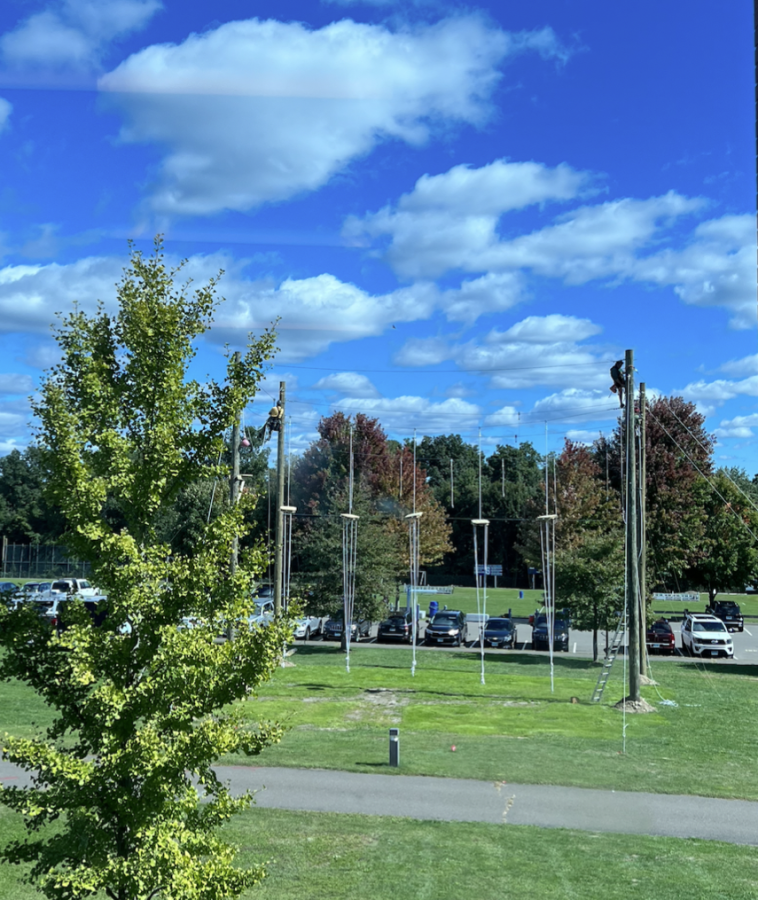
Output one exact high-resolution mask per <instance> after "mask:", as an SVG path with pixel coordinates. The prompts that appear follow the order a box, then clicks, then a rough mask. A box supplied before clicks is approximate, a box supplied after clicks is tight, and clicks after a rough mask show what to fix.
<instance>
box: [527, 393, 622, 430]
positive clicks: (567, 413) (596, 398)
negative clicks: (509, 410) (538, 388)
mask: <svg viewBox="0 0 758 900" xmlns="http://www.w3.org/2000/svg"><path fill="white" fill-rule="evenodd" d="M619 413H620V410H619V407H618V403H617V402H616V398H615V397H614V396H613V395H612V394H610V393H608V392H607V391H586V390H582V389H580V388H568V389H567V390H565V391H559V392H558V393H556V394H550V395H549V396H547V397H543V398H542V399H541V400H538V401H537V402H536V403H535V404H534V406H533V407H532V409H531V410H530V411H529V412H528V413H526V414H525V415H524V419H525V420H526V421H527V422H550V421H553V420H556V419H560V420H563V421H566V420H570V421H576V420H577V419H591V420H593V421H594V420H597V419H617V418H618V416H619Z"/></svg>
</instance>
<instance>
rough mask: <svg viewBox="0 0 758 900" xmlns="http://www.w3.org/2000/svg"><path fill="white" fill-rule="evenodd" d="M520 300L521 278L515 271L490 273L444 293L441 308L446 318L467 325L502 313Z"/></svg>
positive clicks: (521, 292) (521, 290) (522, 291)
mask: <svg viewBox="0 0 758 900" xmlns="http://www.w3.org/2000/svg"><path fill="white" fill-rule="evenodd" d="M523 299H524V289H523V279H522V278H521V276H520V275H519V274H518V273H517V272H490V273H489V274H487V275H482V277H481V278H474V279H471V280H469V281H464V282H462V283H461V286H460V287H459V288H453V289H450V290H447V291H444V292H443V294H442V298H441V305H442V306H443V307H444V310H445V315H446V316H447V318H448V319H452V320H453V321H456V322H465V323H466V324H469V325H470V324H472V323H473V322H474V321H476V319H478V318H479V316H482V315H487V314H489V313H495V312H504V311H505V310H506V309H510V308H511V307H512V306H515V305H516V304H517V303H520V302H521V301H522V300H523Z"/></svg>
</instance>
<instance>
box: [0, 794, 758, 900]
mask: <svg viewBox="0 0 758 900" xmlns="http://www.w3.org/2000/svg"><path fill="white" fill-rule="evenodd" d="M225 831H226V836H227V838H228V839H230V840H231V841H233V842H234V843H235V844H236V845H237V846H238V847H239V848H240V853H239V856H238V860H237V862H238V865H240V866H245V865H253V864H256V863H260V862H266V863H267V870H268V877H267V878H266V879H265V880H264V882H263V883H262V885H260V886H258V887H256V888H253V889H252V890H250V891H249V892H247V893H246V894H245V895H244V896H245V898H246V900H254V898H261V900H268V898H271V900H274V898H276V900H355V898H357V897H360V898H361V900H386V898H388V897H392V898H393V900H425V898H429V900H437V898H440V897H444V898H445V900H459V898H460V900H468V898H469V897H470V894H471V891H472V890H473V891H475V892H476V893H478V894H479V895H480V896H481V897H485V898H506V900H507V898H514V900H516V898H518V900H531V898H534V900H537V898H540V900H542V898H547V900H551V898H555V900H558V898H560V900H566V898H581V900H616V898H618V900H622V898H624V900H627V898H628V897H629V896H630V895H632V896H635V897H644V898H653V897H654V898H656V900H679V898H687V900H689V898H694V897H708V898H710V900H752V898H754V897H755V896H756V891H758V855H756V852H755V848H754V847H741V846H732V845H729V844H722V843H717V842H715V841H714V842H711V841H695V840H681V839H677V838H653V837H638V836H631V835H615V834H607V835H600V834H594V833H587V832H578V831H568V830H559V829H538V828H532V827H526V826H503V825H486V824H469V823H457V822H417V821H413V820H410V819H399V818H398V819H392V818H378V817H371V816H353V815H338V814H333V813H302V812H285V811H281V810H268V809H260V810H259V809H252V810H250V811H249V812H247V813H244V814H243V815H241V816H239V817H237V818H235V819H234V820H233V821H232V822H231V823H230V824H229V825H228V826H226V829H225ZM20 834H21V828H20V823H19V818H18V817H17V816H16V815H15V814H13V813H11V812H9V811H8V810H3V809H1V808H0V844H5V843H6V842H7V840H8V839H11V838H13V837H16V836H20ZM39 896H40V895H39V894H37V893H36V892H35V891H34V890H33V889H32V888H31V887H29V886H27V885H24V884H21V883H20V882H19V870H18V869H17V868H16V867H15V866H2V867H0V900H33V898H35V897H39Z"/></svg>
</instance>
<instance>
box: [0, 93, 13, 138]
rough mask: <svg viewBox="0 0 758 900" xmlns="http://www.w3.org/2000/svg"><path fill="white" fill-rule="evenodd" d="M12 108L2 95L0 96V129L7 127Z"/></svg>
mask: <svg viewBox="0 0 758 900" xmlns="http://www.w3.org/2000/svg"><path fill="white" fill-rule="evenodd" d="M12 109H13V106H12V105H11V104H10V103H9V102H8V101H7V100H5V99H4V98H3V97H0V131H4V130H5V128H7V127H8V121H9V120H10V117H11V111H12Z"/></svg>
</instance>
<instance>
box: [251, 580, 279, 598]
mask: <svg viewBox="0 0 758 900" xmlns="http://www.w3.org/2000/svg"><path fill="white" fill-rule="evenodd" d="M253 597H256V598H259V599H261V600H266V599H272V600H273V598H274V585H273V584H261V585H258V587H257V588H256V589H255V590H254V591H253Z"/></svg>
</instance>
